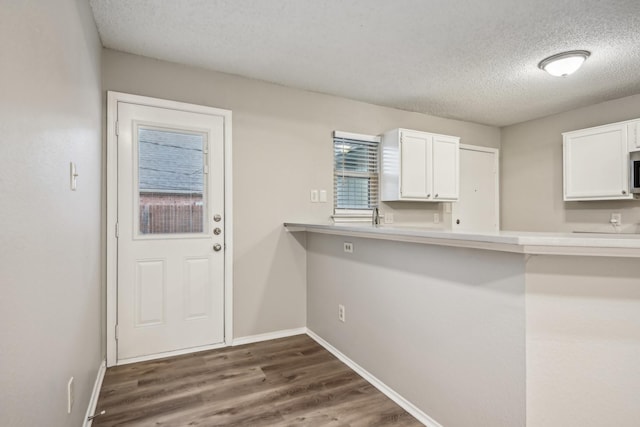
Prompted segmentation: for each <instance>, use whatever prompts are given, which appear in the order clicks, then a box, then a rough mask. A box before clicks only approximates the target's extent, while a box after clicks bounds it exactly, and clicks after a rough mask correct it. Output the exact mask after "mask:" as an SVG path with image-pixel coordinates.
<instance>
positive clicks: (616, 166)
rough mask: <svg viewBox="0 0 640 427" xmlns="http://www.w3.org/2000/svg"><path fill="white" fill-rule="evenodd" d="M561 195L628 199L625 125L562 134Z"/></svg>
mask: <svg viewBox="0 0 640 427" xmlns="http://www.w3.org/2000/svg"><path fill="white" fill-rule="evenodd" d="M563 145H564V199H565V200H611V199H629V198H631V196H630V195H629V164H628V163H629V153H628V147H627V125H626V124H616V125H610V126H600V127H598V128H593V129H585V130H581V131H576V132H571V133H567V134H565V135H564V144H563Z"/></svg>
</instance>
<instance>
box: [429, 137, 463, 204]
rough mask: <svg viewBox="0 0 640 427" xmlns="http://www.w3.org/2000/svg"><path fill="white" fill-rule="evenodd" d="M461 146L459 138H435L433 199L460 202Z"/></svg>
mask: <svg viewBox="0 0 640 427" xmlns="http://www.w3.org/2000/svg"><path fill="white" fill-rule="evenodd" d="M459 149H460V144H459V140H458V138H452V137H448V136H443V135H435V136H434V137H433V189H432V191H433V199H434V200H435V201H451V200H458V194H459V187H460V184H459V182H460V181H459V177H460V173H459V162H460V151H459Z"/></svg>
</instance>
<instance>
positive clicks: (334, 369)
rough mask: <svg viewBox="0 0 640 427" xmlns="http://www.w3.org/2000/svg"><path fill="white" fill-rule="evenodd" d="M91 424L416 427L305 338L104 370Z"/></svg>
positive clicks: (325, 352)
mask: <svg viewBox="0 0 640 427" xmlns="http://www.w3.org/2000/svg"><path fill="white" fill-rule="evenodd" d="M103 409H104V410H106V411H107V412H106V414H105V415H102V416H100V417H98V418H96V419H95V420H94V422H93V426H95V427H103V426H421V425H422V424H420V423H419V422H418V421H417V420H416V419H415V418H413V417H412V416H411V415H409V414H408V413H407V412H405V411H404V410H403V409H402V408H400V407H399V406H398V405H396V404H395V403H394V402H393V401H391V400H389V399H388V398H387V397H386V396H384V395H383V394H382V393H380V392H379V391H378V390H376V389H375V388H374V387H373V386H372V385H370V384H369V383H368V382H366V381H365V380H364V379H363V378H361V377H360V376H359V375H358V374H356V373H355V372H353V371H352V370H351V369H350V368H349V367H347V366H346V365H345V364H343V363H342V362H340V361H339V360H338V359H336V358H335V357H334V356H333V355H332V354H330V353H329V352H327V351H326V350H325V349H324V348H323V347H321V346H320V345H319V344H317V343H316V342H315V341H313V340H312V339H311V338H309V337H308V336H306V335H298V336H295V337H290V338H283V339H279V340H273V341H266V342H262V343H257V344H248V345H243V346H238V347H228V348H224V349H220V350H211V351H205V352H200V353H194V354H190V355H185V356H177V357H170V358H166V359H161V360H155V361H150V362H141V363H135V364H131V365H124V366H118V367H114V368H109V369H107V373H106V375H105V378H104V382H103V384H102V390H101V391H100V398H99V401H98V408H97V410H96V413H98V412H100V411H101V410H103Z"/></svg>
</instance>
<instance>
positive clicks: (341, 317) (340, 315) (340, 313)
mask: <svg viewBox="0 0 640 427" xmlns="http://www.w3.org/2000/svg"><path fill="white" fill-rule="evenodd" d="M346 315H347V313H346V310H345V308H344V305H342V304H338V320H339V321H341V322H342V323H344V322H346V321H347V320H346Z"/></svg>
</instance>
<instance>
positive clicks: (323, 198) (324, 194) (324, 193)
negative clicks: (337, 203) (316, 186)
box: [320, 190, 327, 203]
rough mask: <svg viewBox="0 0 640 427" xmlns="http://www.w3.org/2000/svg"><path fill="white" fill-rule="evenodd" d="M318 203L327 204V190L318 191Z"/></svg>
mask: <svg viewBox="0 0 640 427" xmlns="http://www.w3.org/2000/svg"><path fill="white" fill-rule="evenodd" d="M320 203H327V190H320Z"/></svg>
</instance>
